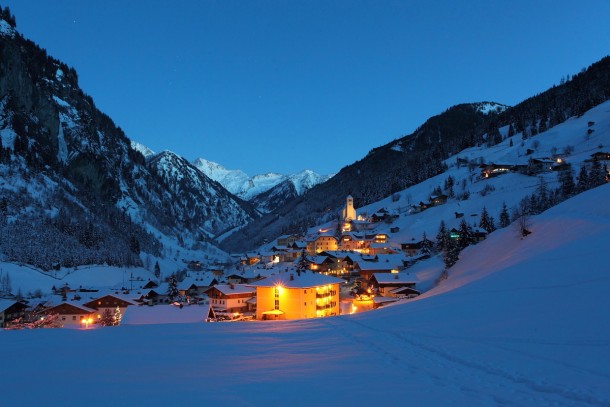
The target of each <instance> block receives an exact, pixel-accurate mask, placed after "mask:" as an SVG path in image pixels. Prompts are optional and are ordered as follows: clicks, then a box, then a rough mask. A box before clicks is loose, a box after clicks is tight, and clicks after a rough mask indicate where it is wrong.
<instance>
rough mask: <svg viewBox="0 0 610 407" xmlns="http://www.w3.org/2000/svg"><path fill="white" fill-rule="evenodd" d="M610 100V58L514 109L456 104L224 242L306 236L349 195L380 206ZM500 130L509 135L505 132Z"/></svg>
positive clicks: (245, 245) (236, 244)
mask: <svg viewBox="0 0 610 407" xmlns="http://www.w3.org/2000/svg"><path fill="white" fill-rule="evenodd" d="M608 98H610V57H605V58H603V59H601V60H600V61H598V62H596V63H594V64H592V65H591V66H590V67H589V68H588V69H586V70H583V71H582V72H580V73H579V74H577V75H574V76H573V77H572V79H571V80H570V81H568V82H566V83H563V84H561V85H559V86H554V87H552V88H551V89H549V90H547V91H545V92H543V93H541V94H539V95H536V96H533V97H531V98H529V99H527V100H525V101H524V102H522V103H520V104H518V105H517V106H515V107H512V108H507V107H506V106H503V105H499V104H496V103H491V102H483V103H474V104H463V105H458V106H454V107H452V108H450V109H448V110H447V111H445V112H444V113H442V114H440V115H438V116H435V117H432V118H430V119H429V120H427V121H426V122H425V123H424V124H423V125H422V126H421V127H420V128H418V129H417V130H416V131H415V132H413V133H412V134H410V135H408V136H404V137H402V138H399V139H397V140H395V141H392V142H390V143H388V144H386V145H384V146H381V147H378V148H375V149H373V150H371V152H370V153H369V154H368V155H367V156H366V157H364V158H363V159H362V160H360V161H357V162H356V163H354V164H352V165H349V166H347V167H345V168H343V169H342V170H341V171H340V172H339V173H338V174H337V175H335V176H334V177H333V178H332V179H331V180H330V181H329V182H326V183H323V184H320V185H318V186H316V187H314V188H312V189H311V190H310V191H309V192H308V193H307V194H305V196H304V197H300V198H298V199H295V200H293V201H290V202H287V203H286V204H285V205H284V206H283V207H280V208H278V209H276V210H275V211H273V212H272V213H270V214H268V215H266V216H265V217H263V218H261V219H259V220H258V221H255V222H253V223H251V224H250V225H248V227H246V228H244V229H243V230H242V234H241V235H234V236H231V237H229V238H228V239H226V240H224V241H223V242H222V247H223V248H225V249H226V250H229V251H244V250H248V249H251V248H252V247H255V246H258V245H260V244H262V243H263V242H264V241H266V240H267V241H270V240H271V239H273V238H274V237H275V236H279V235H281V234H284V233H303V232H304V231H305V229H306V228H307V227H311V226H314V225H316V224H320V223H324V222H326V221H328V220H331V219H332V218H334V217H336V213H337V211H338V210H339V208H340V207H341V205H342V204H343V200H344V199H345V196H347V195H348V194H351V195H352V196H353V197H354V200H355V202H358V205H359V206H362V205H367V204H369V203H372V202H375V201H378V200H380V199H382V198H384V197H387V196H390V195H391V194H393V193H395V192H398V191H400V190H403V189H404V188H406V187H408V186H410V185H415V184H417V183H419V182H421V181H423V180H426V179H428V178H430V177H432V176H435V175H437V174H440V173H442V172H443V171H444V170H445V166H444V165H443V163H442V162H443V160H445V159H447V158H448V157H450V156H452V155H455V154H457V153H458V152H460V151H462V150H464V149H466V148H468V147H472V146H475V145H486V146H494V145H497V144H498V143H500V142H502V141H503V140H505V139H506V137H511V136H513V135H515V134H519V136H520V137H521V139H523V140H527V139H529V138H531V137H532V136H534V135H536V134H538V133H540V132H541V131H545V130H547V129H549V128H552V127H553V126H555V125H557V124H559V123H562V122H564V121H565V120H567V119H569V118H570V117H573V116H579V115H582V114H583V113H584V112H585V111H586V110H587V109H589V108H591V107H593V106H596V105H598V104H600V103H602V102H604V101H606V100H608ZM500 128H506V131H505V132H504V133H503V134H501V133H500V130H499V129H500Z"/></svg>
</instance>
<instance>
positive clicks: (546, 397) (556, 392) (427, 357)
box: [323, 318, 610, 406]
mask: <svg viewBox="0 0 610 407" xmlns="http://www.w3.org/2000/svg"><path fill="white" fill-rule="evenodd" d="M323 322H324V323H325V324H326V325H328V326H330V327H332V328H334V330H336V331H337V332H339V333H341V334H342V335H343V336H345V337H346V338H348V339H349V340H350V341H353V342H357V343H360V344H362V345H365V346H367V347H370V348H371V349H373V350H374V353H376V354H379V355H382V356H383V357H384V358H386V359H388V360H389V361H390V363H393V364H396V363H402V364H404V366H406V367H407V369H406V371H407V372H408V373H409V374H413V375H416V374H417V375H421V374H422V373H425V374H427V375H428V376H429V378H430V379H431V381H432V382H433V383H434V385H436V386H442V387H444V386H449V385H450V386H453V387H456V388H457V390H459V391H462V392H467V393H472V394H473V395H474V396H475V397H476V398H477V399H478V400H482V399H488V400H487V401H489V402H493V403H495V404H500V405H514V404H516V405H523V403H528V405H538V406H541V405H549V406H557V405H562V406H576V405H579V406H582V405H583V403H584V404H586V405H591V406H610V401H609V400H602V399H600V398H598V397H596V396H594V395H593V394H590V393H589V392H585V391H582V390H580V389H576V388H567V387H566V386H564V385H562V384H554V383H548V382H545V381H542V380H539V381H536V380H532V379H531V378H529V377H528V375H526V374H524V373H519V372H516V371H512V372H511V371H509V370H506V369H502V368H501V367H499V366H497V365H491V364H488V363H484V362H480V361H476V360H470V359H465V358H463V357H460V356H458V355H455V354H453V353H450V352H448V351H446V350H443V349H442V348H440V347H433V346H431V345H426V344H425V343H424V341H421V340H416V339H414V338H415V335H413V334H410V335H409V336H406V335H405V334H404V333H399V332H391V331H385V330H381V329H377V328H375V327H372V326H370V325H367V324H365V323H363V322H362V321H358V320H356V319H354V318H328V319H325V320H324V321H323ZM343 323H345V324H354V325H357V326H358V327H360V328H364V329H366V330H369V331H372V332H373V333H374V335H375V339H376V341H377V342H376V343H373V342H368V341H363V340H361V339H360V338H358V337H357V336H356V335H353V334H352V333H350V332H352V330H350V329H342V328H341V326H340V325H341V324H343ZM366 338H370V336H368V335H367V336H366ZM443 339H445V340H446V339H447V337H443ZM470 341H473V339H472V338H470ZM477 341H478V339H477ZM481 341H485V340H484V339H483V340H481ZM487 342H488V343H489V341H487ZM528 342H529V341H528ZM405 345H406V346H405ZM492 345H493V346H495V347H497V348H498V349H501V350H503V351H508V352H518V353H520V354H521V355H523V356H526V357H528V358H532V359H537V360H539V361H543V362H546V363H549V364H557V365H560V366H561V367H563V368H568V369H573V370H581V371H582V372H586V373H588V374H592V375H597V376H600V377H603V378H610V376H608V375H607V374H604V373H600V372H596V371H592V370H589V369H583V368H581V367H578V366H574V365H571V364H567V363H562V362H560V361H558V360H555V359H549V358H544V357H538V356H536V355H532V354H530V353H526V352H520V351H518V350H515V349H511V348H508V347H505V346H501V345H498V344H492ZM596 345H597V346H600V347H606V346H608V343H606V342H605V341H603V342H600V343H599V344H596ZM396 346H401V350H402V352H403V353H394V352H388V351H387V349H393V348H395V347H396ZM405 356H408V357H405ZM419 359H423V360H424V361H425V363H426V364H425V365H422V364H421V363H416V364H415V366H417V367H413V365H414V361H418V360H419ZM431 365H433V366H434V368H433V369H430V366H431ZM439 367H440V368H441V369H442V372H443V376H442V377H441V376H439V375H438V374H437V372H438V371H439V370H438V368H439ZM464 377H470V378H471V380H470V381H471V382H473V383H476V384H477V385H476V387H475V386H465V385H464V382H465V380H464ZM408 379H409V378H408V377H405V380H408ZM448 383H450V384H448ZM481 387H484V388H483V389H481ZM489 387H492V388H497V389H499V390H501V392H502V393H505V392H510V393H516V394H514V396H513V397H512V398H511V399H504V398H500V396H498V395H497V393H498V391H490V390H489ZM490 397H491V400H489V398H490ZM515 402H517V403H515Z"/></svg>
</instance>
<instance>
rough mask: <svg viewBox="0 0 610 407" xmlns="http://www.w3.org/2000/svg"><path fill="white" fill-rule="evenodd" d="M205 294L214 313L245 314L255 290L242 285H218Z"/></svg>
mask: <svg viewBox="0 0 610 407" xmlns="http://www.w3.org/2000/svg"><path fill="white" fill-rule="evenodd" d="M206 294H207V295H208V297H209V298H210V305H211V306H212V308H214V311H215V312H216V313H219V312H227V313H235V312H247V311H249V304H250V303H251V302H250V303H249V302H248V300H250V299H251V298H252V297H254V296H255V295H256V289H255V288H253V287H250V286H246V285H242V284H218V285H215V286H213V287H210V288H209V289H208V290H207V291H206Z"/></svg>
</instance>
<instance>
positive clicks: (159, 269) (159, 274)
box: [155, 261, 161, 278]
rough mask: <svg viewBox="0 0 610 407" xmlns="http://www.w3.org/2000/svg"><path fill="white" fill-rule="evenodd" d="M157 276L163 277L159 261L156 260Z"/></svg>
mask: <svg viewBox="0 0 610 407" xmlns="http://www.w3.org/2000/svg"><path fill="white" fill-rule="evenodd" d="M155 277H157V278H159V277H161V267H160V266H159V261H156V262H155Z"/></svg>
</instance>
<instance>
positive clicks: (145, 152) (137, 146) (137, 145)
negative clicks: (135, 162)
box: [131, 140, 155, 158]
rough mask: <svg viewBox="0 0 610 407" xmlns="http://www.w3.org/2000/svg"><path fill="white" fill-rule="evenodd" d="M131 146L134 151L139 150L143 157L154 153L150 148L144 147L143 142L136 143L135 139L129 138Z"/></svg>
mask: <svg viewBox="0 0 610 407" xmlns="http://www.w3.org/2000/svg"><path fill="white" fill-rule="evenodd" d="M131 148H133V149H134V150H136V151H139V152H140V153H142V155H143V156H144V157H145V158H148V157H150V156H151V155H154V154H155V152H154V151H152V150H151V149H150V148H148V147H146V146H145V145H144V144H142V143H138V142H137V141H135V140H131Z"/></svg>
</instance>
